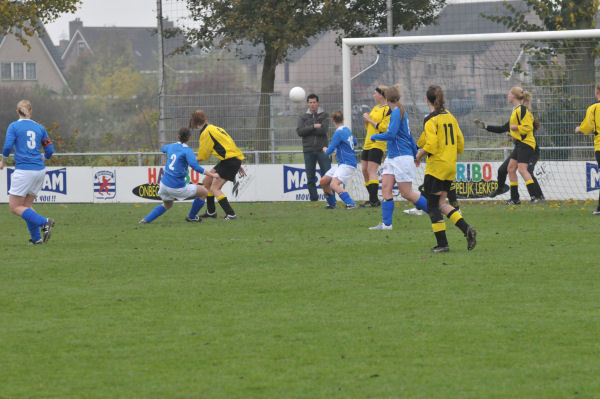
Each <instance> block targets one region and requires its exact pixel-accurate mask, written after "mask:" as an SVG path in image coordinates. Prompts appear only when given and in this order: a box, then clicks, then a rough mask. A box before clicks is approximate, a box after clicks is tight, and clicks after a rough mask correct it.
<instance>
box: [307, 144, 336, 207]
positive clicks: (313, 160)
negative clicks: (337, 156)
mask: <svg viewBox="0 0 600 399" xmlns="http://www.w3.org/2000/svg"><path fill="white" fill-rule="evenodd" d="M317 162H318V163H319V168H320V169H321V174H322V175H325V173H327V171H328V170H329V169H330V168H331V160H330V159H329V157H328V156H327V155H326V154H325V153H324V152H323V151H311V152H305V153H304V167H305V168H306V186H307V187H308V194H309V195H310V200H311V201H318V200H319V194H318V193H317V183H316V175H315V173H316V169H317Z"/></svg>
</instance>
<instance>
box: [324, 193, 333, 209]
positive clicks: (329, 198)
mask: <svg viewBox="0 0 600 399" xmlns="http://www.w3.org/2000/svg"><path fill="white" fill-rule="evenodd" d="M325 199H326V200H327V204H328V205H329V206H335V193H333V194H331V195H327V196H326V197H325Z"/></svg>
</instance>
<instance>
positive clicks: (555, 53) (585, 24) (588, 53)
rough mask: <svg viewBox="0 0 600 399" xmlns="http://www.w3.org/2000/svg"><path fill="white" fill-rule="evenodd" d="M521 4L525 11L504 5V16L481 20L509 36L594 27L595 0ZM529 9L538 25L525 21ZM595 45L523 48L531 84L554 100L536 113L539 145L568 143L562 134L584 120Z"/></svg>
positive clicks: (558, 153) (529, 0)
mask: <svg viewBox="0 0 600 399" xmlns="http://www.w3.org/2000/svg"><path fill="white" fill-rule="evenodd" d="M522 4H523V5H524V6H525V7H524V8H519V7H517V6H515V5H513V4H510V3H507V2H504V7H505V8H506V9H507V10H508V11H509V13H510V15H507V16H491V15H482V16H483V17H484V18H487V19H489V20H490V21H494V22H498V23H501V24H503V25H505V26H506V27H508V28H509V29H510V30H511V31H514V32H525V31H546V30H547V31H554V30H577V29H593V28H595V23H596V20H595V16H596V13H597V12H598V6H599V5H600V0H524V1H523V3H522ZM532 11H533V12H534V13H535V15H536V16H537V17H538V20H539V21H538V23H534V22H530V21H528V20H527V18H526V15H527V14H530V13H531V12H532ZM597 44H598V43H597V41H590V40H589V39H582V40H579V39H573V40H554V41H547V42H529V43H526V44H524V45H523V51H524V53H525V54H527V55H528V63H529V64H530V65H531V66H532V68H533V69H534V70H535V71H536V74H535V76H533V82H534V84H535V85H536V86H540V87H543V88H544V90H546V91H548V92H549V94H551V95H550V96H546V97H548V98H553V99H554V100H552V101H551V102H550V103H548V104H546V105H545V107H544V110H543V111H542V112H540V113H539V114H538V117H539V118H540V120H541V121H542V125H543V126H544V129H543V132H541V133H540V136H541V137H540V138H541V139H542V140H540V142H541V145H542V146H543V145H552V146H570V145H572V144H573V140H574V136H573V135H570V134H565V133H566V132H570V131H571V130H572V126H573V125H575V124H576V123H578V121H580V120H581V119H582V118H583V110H585V103H586V102H587V101H588V100H586V99H585V98H584V96H582V95H581V93H580V90H581V87H586V86H588V87H590V88H591V85H592V84H593V83H594V82H595V66H594V64H595V63H594V58H595V57H596V56H597V52H598V48H597ZM513 72H522V69H521V65H519V64H517V65H515V67H513ZM573 111H576V112H573ZM579 139H580V140H581V139H582V138H581V137H579ZM549 156H551V157H555V158H557V159H567V158H568V157H569V156H570V153H569V151H555V152H553V153H550V154H549Z"/></svg>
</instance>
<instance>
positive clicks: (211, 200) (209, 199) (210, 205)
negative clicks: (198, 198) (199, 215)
mask: <svg viewBox="0 0 600 399" xmlns="http://www.w3.org/2000/svg"><path fill="white" fill-rule="evenodd" d="M216 211H217V209H216V208H215V195H214V194H213V193H210V192H209V193H208V195H207V196H206V212H208V213H210V214H211V215H212V214H213V213H215V212H216Z"/></svg>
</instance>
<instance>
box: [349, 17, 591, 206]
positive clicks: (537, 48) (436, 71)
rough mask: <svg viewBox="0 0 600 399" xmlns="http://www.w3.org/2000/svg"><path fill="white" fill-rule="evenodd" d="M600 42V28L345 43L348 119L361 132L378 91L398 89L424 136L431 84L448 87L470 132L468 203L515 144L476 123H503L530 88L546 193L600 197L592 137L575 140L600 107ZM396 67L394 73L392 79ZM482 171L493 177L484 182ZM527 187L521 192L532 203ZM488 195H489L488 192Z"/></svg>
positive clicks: (464, 175) (464, 164)
mask: <svg viewBox="0 0 600 399" xmlns="http://www.w3.org/2000/svg"><path fill="white" fill-rule="evenodd" d="M599 44H600V29H585V30H564V31H538V32H507V33H482V34H460V35H430V36H411V35H410V33H409V34H408V35H406V36H402V37H368V38H344V39H342V109H343V113H344V121H345V124H346V125H347V126H348V127H349V128H351V129H352V131H353V132H354V131H356V132H359V133H360V132H361V131H362V130H364V127H363V126H361V124H362V123H363V122H362V117H360V115H362V113H364V112H368V110H370V108H371V107H372V106H374V105H375V104H374V102H373V98H372V92H373V90H374V88H375V87H377V86H378V85H386V86H391V85H394V84H399V85H400V88H401V91H402V99H401V103H402V104H403V106H404V108H405V110H406V113H407V115H408V116H409V120H410V127H411V130H412V132H413V135H414V136H415V140H416V139H417V138H418V136H419V135H420V133H421V131H422V123H423V118H424V117H425V116H426V114H428V113H429V109H428V107H427V105H426V102H425V92H426V90H427V87H428V86H429V85H431V84H436V85H439V86H441V87H442V88H443V89H444V92H445V94H446V104H447V107H448V109H449V111H450V112H452V113H453V114H454V116H455V117H456V118H457V120H458V122H459V125H460V127H461V130H462V131H463V134H464V136H465V154H462V155H461V156H459V160H458V161H459V165H458V169H459V171H458V172H457V181H468V182H469V184H465V185H464V187H465V190H466V191H465V196H464V198H471V197H472V196H471V195H470V193H471V192H470V191H469V190H473V189H474V187H475V185H474V183H478V182H479V181H476V179H480V180H481V182H482V184H483V182H488V183H490V184H488V185H487V186H486V187H487V188H486V190H487V191H489V189H490V187H492V185H491V183H492V182H493V180H494V179H495V178H496V177H495V176H496V170H497V169H498V166H499V165H500V164H501V163H502V161H503V160H504V159H505V158H506V157H507V155H508V154H509V153H510V151H511V150H512V146H513V144H512V142H511V141H510V140H509V138H508V137H507V135H502V134H494V133H490V132H488V131H486V130H483V129H479V128H478V127H477V126H476V125H475V124H474V123H473V120H475V119H479V120H483V121H485V122H487V123H488V124H489V125H504V124H505V123H506V122H507V121H508V119H509V116H510V112H511V110H512V106H511V105H510V104H508V102H507V94H508V91H509V90H510V88H511V87H513V86H521V87H523V88H524V89H525V90H528V91H530V92H532V94H533V100H532V104H531V108H532V112H533V115H534V116H535V117H536V118H537V119H538V120H540V121H541V123H542V125H541V126H542V127H541V128H540V130H538V131H536V141H537V143H538V146H539V147H540V149H541V155H540V161H539V162H538V166H537V167H536V176H537V177H538V180H539V179H540V178H542V181H541V182H540V184H541V185H542V187H543V188H545V190H544V191H545V192H544V194H545V195H546V197H547V198H548V199H569V198H574V199H592V198H593V199H597V198H598V190H600V171H599V170H598V167H597V165H596V162H595V159H594V151H593V137H590V136H584V135H582V134H575V133H574V129H575V127H576V126H578V125H579V123H580V122H581V121H582V120H583V118H584V117H585V110H586V108H587V107H588V106H589V105H591V104H593V103H594V102H595V101H596V100H595V98H594V84H595V83H596V82H598V81H599V79H598V77H599V76H600V75H599V74H598V71H599V65H600V63H599V60H600V45H599ZM374 47H376V48H377V51H378V53H381V54H382V55H383V57H384V60H383V62H380V63H379V66H378V67H376V68H373V69H371V70H369V72H368V73H364V74H361V71H362V70H363V69H364V65H366V62H367V60H368V59H369V57H367V56H366V55H364V54H363V55H361V51H360V50H362V51H363V53H365V52H369V51H370V52H371V53H370V54H371V56H372V49H373V48H374ZM359 48H360V49H359ZM385 57H390V58H388V59H385ZM368 62H370V61H368ZM361 63H362V64H361ZM389 65H392V66H393V68H394V72H393V73H388V71H387V69H388V68H389ZM357 72H358V75H359V76H358V78H357ZM391 79H394V81H393V82H392V81H390V80H391ZM473 162H478V164H471V163H473ZM538 173H539V175H538ZM484 174H485V176H484V177H485V179H484V178H482V177H481V176H483V175H484ZM542 174H544V175H543V176H542ZM418 179H422V176H421V177H420V178H419V177H418ZM461 179H462V180H461ZM519 179H520V178H519ZM484 180H485V181H484ZM418 183H419V182H417V184H418ZM480 186H483V185H481V184H480ZM521 186H523V187H520V190H521V193H522V196H523V197H524V198H528V195H527V192H526V191H525V189H524V185H523V184H521ZM486 190H484V191H486ZM480 197H482V198H485V197H487V196H486V195H485V192H484V193H483V195H481V196H480ZM473 198H477V195H474V196H473ZM499 199H505V197H504V196H503V197H502V198H499Z"/></svg>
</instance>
